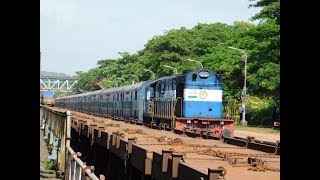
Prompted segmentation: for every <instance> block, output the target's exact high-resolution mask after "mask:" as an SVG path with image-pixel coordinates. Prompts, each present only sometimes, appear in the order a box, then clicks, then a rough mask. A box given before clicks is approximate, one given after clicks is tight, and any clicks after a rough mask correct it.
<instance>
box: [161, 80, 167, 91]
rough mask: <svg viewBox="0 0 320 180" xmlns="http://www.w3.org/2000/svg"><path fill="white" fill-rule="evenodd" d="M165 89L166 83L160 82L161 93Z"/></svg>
mask: <svg viewBox="0 0 320 180" xmlns="http://www.w3.org/2000/svg"><path fill="white" fill-rule="evenodd" d="M165 89H166V83H165V82H161V93H164V90H165Z"/></svg>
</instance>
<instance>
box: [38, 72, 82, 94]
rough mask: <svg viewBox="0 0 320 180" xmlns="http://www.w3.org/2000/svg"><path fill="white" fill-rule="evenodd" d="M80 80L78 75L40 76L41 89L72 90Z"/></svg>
mask: <svg viewBox="0 0 320 180" xmlns="http://www.w3.org/2000/svg"><path fill="white" fill-rule="evenodd" d="M77 82H78V78H77V77H67V76H42V75H41V76H40V91H55V92H72V87H73V86H74V85H75V84H76V83H77Z"/></svg>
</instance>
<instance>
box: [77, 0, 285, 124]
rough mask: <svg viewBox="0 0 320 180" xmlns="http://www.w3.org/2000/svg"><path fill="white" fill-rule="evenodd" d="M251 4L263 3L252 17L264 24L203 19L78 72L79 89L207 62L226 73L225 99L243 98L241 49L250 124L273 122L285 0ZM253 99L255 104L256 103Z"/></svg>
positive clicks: (207, 65) (117, 83)
mask: <svg viewBox="0 0 320 180" xmlns="http://www.w3.org/2000/svg"><path fill="white" fill-rule="evenodd" d="M250 1H253V3H254V4H251V5H250V7H261V8H262V9H261V11H260V12H259V13H258V14H256V15H255V16H253V17H252V20H260V23H259V24H258V25H255V24H252V23H249V22H246V21H236V22H234V24H233V25H227V24H223V23H213V24H202V23H198V25H196V26H195V27H193V28H192V29H187V28H184V27H182V28H180V29H172V30H169V31H166V32H165V33H164V34H163V35H159V36H155V37H153V38H152V39H151V40H149V41H148V42H147V44H145V46H144V48H143V49H142V50H140V51H138V52H137V53H134V54H130V53H127V52H122V53H119V54H120V55H121V57H120V58H118V59H103V60H99V61H98V62H97V64H98V67H97V68H93V69H91V70H89V71H88V72H77V75H78V76H79V83H78V84H77V85H76V86H75V88H76V89H77V90H83V91H93V90H98V89H101V88H108V87H113V86H120V85H126V84H131V83H132V81H136V77H134V76H132V75H130V74H133V75H136V76H138V77H139V79H140V81H145V80H148V79H150V78H151V77H152V76H151V73H150V72H147V71H145V70H144V69H148V70H151V71H153V72H154V73H155V76H156V77H162V76H168V75H171V74H172V73H173V71H172V69H170V68H166V67H164V65H169V66H172V67H175V68H176V69H177V71H178V73H182V71H184V70H189V69H196V68H198V67H197V64H195V63H194V62H190V61H188V60H187V59H194V60H197V61H200V62H202V64H203V66H204V68H208V69H211V70H213V71H215V72H219V73H222V75H223V76H222V77H223V82H224V83H223V88H224V98H225V99H227V100H230V99H236V100H238V101H239V100H241V92H242V89H243V84H244V62H243V54H241V53H240V51H237V50H234V49H230V48H228V46H232V47H236V48H239V49H242V50H244V51H245V53H246V55H247V92H248V100H247V104H248V107H249V108H251V110H252V113H253V114H252V116H251V117H252V118H254V120H252V122H250V120H249V124H250V123H253V124H261V123H262V124H270V123H271V122H272V119H271V117H272V115H271V114H270V113H272V109H273V107H274V106H277V107H279V104H280V25H279V21H280V0H258V1H256V0H250ZM253 102H255V104H254V105H253Z"/></svg>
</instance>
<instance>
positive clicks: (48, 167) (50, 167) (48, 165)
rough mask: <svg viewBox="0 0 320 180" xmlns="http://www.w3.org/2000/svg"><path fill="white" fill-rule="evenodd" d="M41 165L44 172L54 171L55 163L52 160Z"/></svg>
mask: <svg viewBox="0 0 320 180" xmlns="http://www.w3.org/2000/svg"><path fill="white" fill-rule="evenodd" d="M43 164H44V168H45V169H46V170H56V163H55V161H53V160H45V161H44V162H43Z"/></svg>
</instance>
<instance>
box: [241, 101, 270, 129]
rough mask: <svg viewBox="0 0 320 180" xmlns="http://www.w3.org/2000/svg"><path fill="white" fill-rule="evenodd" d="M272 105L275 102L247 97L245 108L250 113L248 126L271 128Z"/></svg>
mask: <svg viewBox="0 0 320 180" xmlns="http://www.w3.org/2000/svg"><path fill="white" fill-rule="evenodd" d="M274 105H275V102H274V101H273V100H272V99H271V98H259V97H256V96H250V97H248V98H247V104H246V108H247V109H250V110H251V111H252V114H251V117H250V119H248V123H249V124H250V125H266V126H272V125H273V120H272V111H273V107H274ZM246 119H247V118H246Z"/></svg>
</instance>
